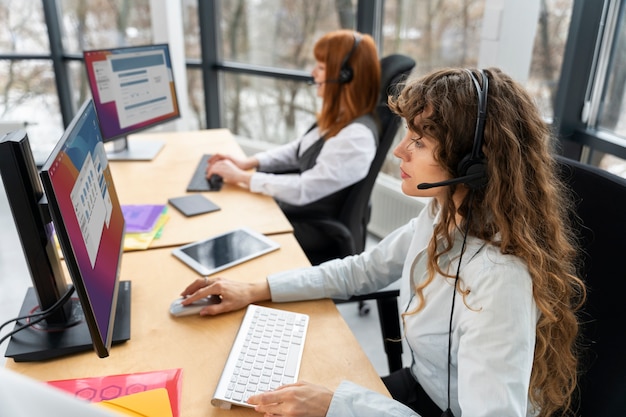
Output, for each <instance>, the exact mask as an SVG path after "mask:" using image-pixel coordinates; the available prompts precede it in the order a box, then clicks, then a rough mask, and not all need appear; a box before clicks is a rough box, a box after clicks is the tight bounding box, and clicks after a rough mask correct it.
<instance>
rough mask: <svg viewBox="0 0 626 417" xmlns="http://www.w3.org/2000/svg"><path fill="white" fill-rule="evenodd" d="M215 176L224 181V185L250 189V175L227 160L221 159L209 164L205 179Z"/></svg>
mask: <svg viewBox="0 0 626 417" xmlns="http://www.w3.org/2000/svg"><path fill="white" fill-rule="evenodd" d="M214 174H217V175H219V176H220V177H222V178H223V179H224V183H231V184H239V185H240V186H243V187H245V188H250V178H251V177H252V173H250V172H247V171H244V170H242V169H241V168H239V167H238V166H237V165H235V163H233V162H232V161H231V160H229V159H221V160H219V161H217V162H214V163H211V164H210V165H209V168H208V169H207V177H208V178H210V177H211V175H214Z"/></svg>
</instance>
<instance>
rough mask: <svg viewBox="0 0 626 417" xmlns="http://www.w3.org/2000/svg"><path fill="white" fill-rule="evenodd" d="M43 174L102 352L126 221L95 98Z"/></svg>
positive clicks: (109, 324) (112, 309) (60, 235)
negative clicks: (104, 141) (117, 192)
mask: <svg viewBox="0 0 626 417" xmlns="http://www.w3.org/2000/svg"><path fill="white" fill-rule="evenodd" d="M40 176H41V179H42V183H43V185H44V189H45V192H46V196H47V197H48V205H49V208H50V213H51V215H52V220H53V223H54V227H55V231H56V234H57V237H58V240H59V243H60V246H61V249H62V250H63V255H64V257H65V261H66V264H67V267H68V270H69V272H70V276H71V278H72V281H73V283H74V287H75V288H76V291H77V292H78V294H79V295H80V299H81V302H82V304H83V306H82V307H83V311H84V314H85V319H86V322H87V325H88V326H89V330H90V333H91V335H92V338H93V339H94V344H95V345H96V350H98V349H100V350H101V351H102V352H103V353H104V352H106V351H108V349H109V348H110V346H111V341H112V340H111V338H112V331H113V321H114V319H115V312H116V304H117V296H118V286H119V280H118V276H119V266H120V261H121V255H122V250H123V242H124V217H123V214H122V210H121V206H120V203H119V201H118V197H117V194H116V192H115V187H114V185H113V179H112V176H111V172H110V169H109V164H108V160H107V157H106V153H105V151H104V145H103V142H102V136H101V134H100V129H99V126H98V118H97V116H96V112H95V108H94V105H93V102H92V101H91V100H89V101H87V102H86V103H85V104H84V105H83V106H82V108H81V110H80V111H79V116H77V117H75V118H74V121H73V124H72V125H70V126H69V127H68V129H67V130H66V132H65V133H64V135H63V137H62V138H61V140H60V141H59V143H58V144H57V146H56V147H55V149H54V151H53V152H52V154H51V155H50V157H49V158H48V160H47V161H46V164H45V165H44V167H43V169H42V171H41V174H40ZM107 354H108V353H107Z"/></svg>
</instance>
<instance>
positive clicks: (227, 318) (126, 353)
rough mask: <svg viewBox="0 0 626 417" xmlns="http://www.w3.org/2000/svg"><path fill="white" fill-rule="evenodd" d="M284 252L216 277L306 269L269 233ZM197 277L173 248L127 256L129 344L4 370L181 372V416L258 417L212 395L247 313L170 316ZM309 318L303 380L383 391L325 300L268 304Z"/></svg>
mask: <svg viewBox="0 0 626 417" xmlns="http://www.w3.org/2000/svg"><path fill="white" fill-rule="evenodd" d="M272 239H275V240H276V241H278V242H279V243H280V244H281V249H279V250H278V251H276V252H272V253H270V254H267V255H264V256H262V257H260V258H257V259H254V260H252V261H249V262H246V263H244V264H242V265H239V266H237V267H234V268H231V269H228V270H226V271H223V272H222V273H220V276H223V277H227V278H230V279H237V280H242V281H247V282H252V281H257V280H262V279H265V276H266V275H267V274H268V273H271V272H274V271H279V270H283V269H288V268H294V267H299V266H303V265H308V260H307V259H306V257H305V255H304V253H303V252H302V250H301V249H300V247H299V246H298V244H297V242H296V240H295V238H294V237H293V235H292V234H290V233H288V234H281V235H274V236H272ZM197 277H198V275H197V274H196V273H195V272H193V270H191V269H189V268H188V267H187V266H185V265H184V264H183V263H182V262H180V261H178V260H177V259H176V258H174V257H173V256H172V255H171V250H170V249H153V250H148V251H139V252H129V253H125V254H124V256H123V261H122V274H121V279H123V280H128V279H130V280H131V281H132V290H131V291H132V307H131V310H132V312H131V340H129V341H128V342H126V343H124V344H122V345H119V346H115V347H114V348H113V349H112V351H111V356H109V357H108V358H105V359H99V358H98V357H97V356H96V354H95V353H92V352H86V353H82V354H78V355H74V356H70V357H66V358H61V359H56V360H53V361H48V362H44V363H33V362H31V363H24V362H21V363H16V362H14V361H13V360H12V359H7V363H6V366H7V368H10V369H12V370H14V371H17V372H19V373H22V374H25V375H28V376H30V377H32V378H35V379H38V380H44V381H45V380H55V379H67V378H80V377H89V376H104V375H113V374H123V373H130V372H146V371H152V370H160V369H171V368H182V369H183V383H182V402H181V416H182V417H200V416H202V417H206V416H228V417H235V416H258V415H259V414H258V413H255V412H254V411H252V410H251V409H246V408H239V407H234V408H233V409H231V410H220V409H218V408H215V407H213V406H212V405H211V403H210V401H211V396H212V395H213V392H214V391H215V386H216V384H217V380H218V378H219V376H220V374H221V372H222V369H223V366H224V363H225V362H226V357H227V356H228V352H229V350H230V347H231V343H232V342H233V340H234V338H235V334H236V333H237V329H238V328H239V324H240V323H241V319H242V317H243V313H244V311H243V310H241V311H236V312H232V313H228V314H224V315H221V316H217V317H210V318H202V317H199V316H189V317H183V318H177V319H176V318H172V317H171V316H170V315H169V312H168V307H169V304H170V302H171V301H172V300H173V299H175V298H176V297H177V296H178V294H179V293H180V291H182V289H183V288H184V287H185V286H186V285H187V284H188V283H190V282H191V281H192V280H193V279H194V278H197ZM268 305H271V306H272V307H276V308H282V309H287V310H293V311H298V312H302V313H306V314H309V315H310V316H311V320H310V324H309V331H308V334H307V339H306V344H305V350H304V356H303V360H302V366H301V370H300V379H302V380H306V381H309V382H313V383H318V384H321V385H324V386H327V387H329V388H331V389H334V388H336V386H337V385H338V384H339V383H340V381H342V380H343V379H349V380H351V381H353V382H355V383H357V384H360V385H363V386H365V387H368V388H370V389H373V390H375V391H378V392H383V393H386V392H387V391H386V389H385V387H384V385H383V383H382V381H381V380H380V378H379V376H378V374H377V373H376V370H375V369H374V368H373V367H372V365H371V363H370V361H369V359H368V358H367V356H366V355H365V353H364V352H363V350H362V349H361V347H360V345H359V343H358V341H357V340H356V339H355V338H354V336H353V334H352V332H351V331H350V329H349V328H348V326H347V324H346V323H345V321H344V320H343V318H342V317H341V315H340V314H339V313H338V311H337V309H336V307H335V305H334V303H333V302H332V301H330V300H318V301H308V302H298V303H285V304H271V303H268Z"/></svg>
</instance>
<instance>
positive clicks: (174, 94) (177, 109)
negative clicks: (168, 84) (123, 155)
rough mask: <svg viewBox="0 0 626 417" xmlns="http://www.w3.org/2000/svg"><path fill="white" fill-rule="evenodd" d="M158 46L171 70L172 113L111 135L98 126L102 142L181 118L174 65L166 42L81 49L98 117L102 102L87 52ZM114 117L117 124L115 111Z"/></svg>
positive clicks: (154, 47)
mask: <svg viewBox="0 0 626 417" xmlns="http://www.w3.org/2000/svg"><path fill="white" fill-rule="evenodd" d="M158 48H163V49H164V50H165V54H166V59H167V61H168V62H169V66H168V68H169V70H170V71H171V75H172V84H173V91H172V100H173V105H174V113H172V114H171V115H170V116H168V117H166V118H164V119H159V120H156V121H155V120H154V119H153V120H152V121H149V122H148V124H147V125H146V126H139V127H137V126H136V125H133V126H132V127H131V128H127V129H122V128H120V132H119V133H117V134H115V135H112V136H107V135H106V134H105V131H104V129H102V126H100V132H101V133H102V141H103V143H108V142H113V141H115V140H117V139H121V138H126V137H127V136H128V135H132V134H135V133H139V132H142V131H144V130H147V129H150V128H153V127H155V126H159V125H162V124H164V123H168V122H171V121H174V120H177V119H179V118H181V113H180V104H179V101H178V94H177V90H176V78H175V76H174V66H173V64H172V59H171V54H170V48H169V44H168V43H155V44H145V45H133V46H119V47H113V48H100V49H89V50H83V63H84V67H85V72H86V75H87V84H89V90H90V92H91V96H92V100H93V101H94V106H95V109H96V113H98V117H100V114H101V112H102V108H101V106H102V103H101V102H100V101H99V100H100V95H99V94H95V93H94V91H97V90H98V82H97V80H96V79H95V78H92V76H91V72H90V71H89V68H88V64H90V63H91V62H89V63H88V57H87V55H88V54H94V53H107V52H108V53H111V54H112V53H114V51H116V52H117V51H121V52H124V51H132V50H140V49H146V50H148V49H158ZM96 97H98V100H96ZM116 117H117V122H118V125H119V115H118V114H117V113H116ZM126 146H129V145H128V144H126Z"/></svg>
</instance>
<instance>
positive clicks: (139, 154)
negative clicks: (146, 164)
mask: <svg viewBox="0 0 626 417" xmlns="http://www.w3.org/2000/svg"><path fill="white" fill-rule="evenodd" d="M110 143H112V145H113V149H111V150H109V151H107V158H108V159H109V161H152V160H153V159H154V158H155V157H156V156H157V154H158V153H159V152H161V149H163V146H164V145H165V142H161V141H144V140H141V141H138V140H135V141H132V143H131V142H129V140H128V138H127V137H126V136H124V137H123V138H119V139H115V140H114V141H112V142H110Z"/></svg>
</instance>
